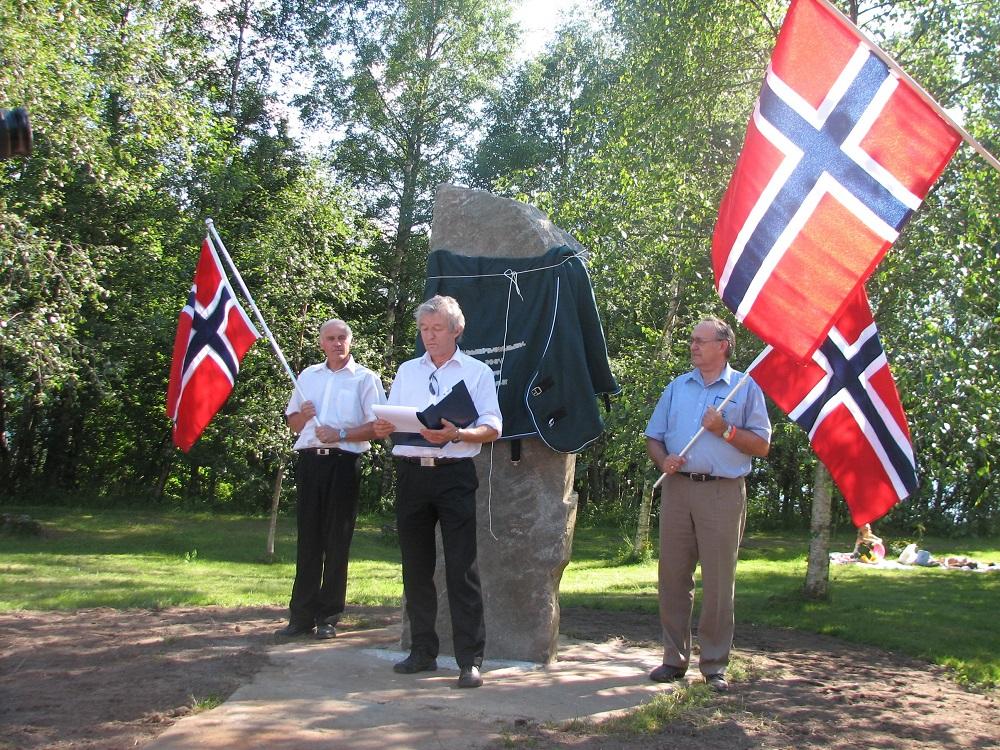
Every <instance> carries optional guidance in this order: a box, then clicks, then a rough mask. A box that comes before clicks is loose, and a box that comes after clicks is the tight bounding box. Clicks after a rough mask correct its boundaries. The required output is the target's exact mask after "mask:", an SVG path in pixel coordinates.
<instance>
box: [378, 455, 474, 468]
mask: <svg viewBox="0 0 1000 750" xmlns="http://www.w3.org/2000/svg"><path fill="white" fill-rule="evenodd" d="M395 458H396V460H397V461H404V462H405V463H408V464H416V465H417V466H422V467H424V468H425V469H433V468H434V467H435V466H448V465H449V464H459V463H462V461H471V460H472V459H471V458H438V457H436V456H396V457H395Z"/></svg>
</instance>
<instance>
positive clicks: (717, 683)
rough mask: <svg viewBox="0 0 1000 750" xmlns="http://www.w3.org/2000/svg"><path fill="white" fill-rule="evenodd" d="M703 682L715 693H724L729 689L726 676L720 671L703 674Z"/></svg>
mask: <svg viewBox="0 0 1000 750" xmlns="http://www.w3.org/2000/svg"><path fill="white" fill-rule="evenodd" d="M705 684H706V685H708V689H709V690H713V691H715V692H716V693H725V692H727V691H728V690H729V683H728V682H726V676H725V675H724V674H722V672H718V673H716V674H707V675H705Z"/></svg>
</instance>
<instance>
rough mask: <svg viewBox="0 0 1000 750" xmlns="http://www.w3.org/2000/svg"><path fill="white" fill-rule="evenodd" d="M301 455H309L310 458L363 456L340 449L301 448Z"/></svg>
mask: <svg viewBox="0 0 1000 750" xmlns="http://www.w3.org/2000/svg"><path fill="white" fill-rule="evenodd" d="M299 453H308V454H309V455H310V456H349V457H351V458H357V457H358V456H360V455H361V454H360V453H354V452H352V451H345V450H341V449H340V448H299Z"/></svg>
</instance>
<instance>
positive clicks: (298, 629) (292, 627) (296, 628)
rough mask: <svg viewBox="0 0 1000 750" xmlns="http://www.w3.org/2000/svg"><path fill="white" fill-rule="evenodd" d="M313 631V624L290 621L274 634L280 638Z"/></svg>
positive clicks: (295, 636)
mask: <svg viewBox="0 0 1000 750" xmlns="http://www.w3.org/2000/svg"><path fill="white" fill-rule="evenodd" d="M311 632H313V626H312V625H296V624H295V623H293V622H290V623H288V624H287V625H285V627H283V628H279V629H278V630H275V631H274V634H275V636H277V637H278V638H298V637H299V636H300V635H309V633H311Z"/></svg>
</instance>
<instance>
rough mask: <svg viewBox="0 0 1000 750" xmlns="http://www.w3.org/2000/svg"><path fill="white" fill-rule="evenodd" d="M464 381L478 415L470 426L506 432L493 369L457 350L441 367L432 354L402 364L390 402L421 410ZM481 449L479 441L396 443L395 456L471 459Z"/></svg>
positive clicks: (392, 388)
mask: <svg viewBox="0 0 1000 750" xmlns="http://www.w3.org/2000/svg"><path fill="white" fill-rule="evenodd" d="M431 375H434V379H435V380H436V382H437V387H436V388H435V390H436V391H437V393H436V394H434V393H431V391H430V382H431ZM460 380H464V381H465V387H466V388H468V389H469V395H470V396H471V397H472V403H473V404H475V406H476V411H477V412H478V413H479V418H478V419H477V420H476V421H475V422H474V423H473V424H472V425H470V426H471V427H479V426H480V425H488V426H490V427H492V428H493V429H494V430H496V431H497V435H499V434H500V433H501V432H503V418H502V416H501V415H500V403H499V402H498V400H497V389H496V380H495V378H494V375H493V370H492V369H491V368H490V367H489V365H485V364H483V363H482V362H480V361H479V360H478V359H474V358H472V357H470V356H469V355H468V354H465V353H464V352H462V350H461V349H456V350H455V353H454V354H453V355H452V357H451V359H449V360H448V361H447V362H445V363H444V364H443V365H441V366H440V367H435V366H434V362H432V361H431V357H430V355H429V354H424V356H422V357H417V358H416V359H411V360H408V361H406V362H404V363H403V364H401V365H400V366H399V371H398V372H397V373H396V378H395V380H393V381H392V387H391V388H390V389H389V403H390V404H392V405H393V406H414V407H416V408H417V409H418V410H422V409H426V408H427V407H428V406H430V405H431V404H436V403H437V402H438V401H440V400H441V399H442V398H444V397H445V396H447V395H448V394H449V393H451V389H452V388H454V387H455V385H457V384H458V381H460ZM481 449H482V445H481V444H480V443H466V442H464V441H463V442H459V443H445V444H444V445H443V446H441V447H433V448H432V447H427V446H417V445H395V446H393V448H392V454H393V455H394V456H437V457H438V458H472V457H473V456H475V455H476V454H478V453H479V451H480V450H481Z"/></svg>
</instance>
